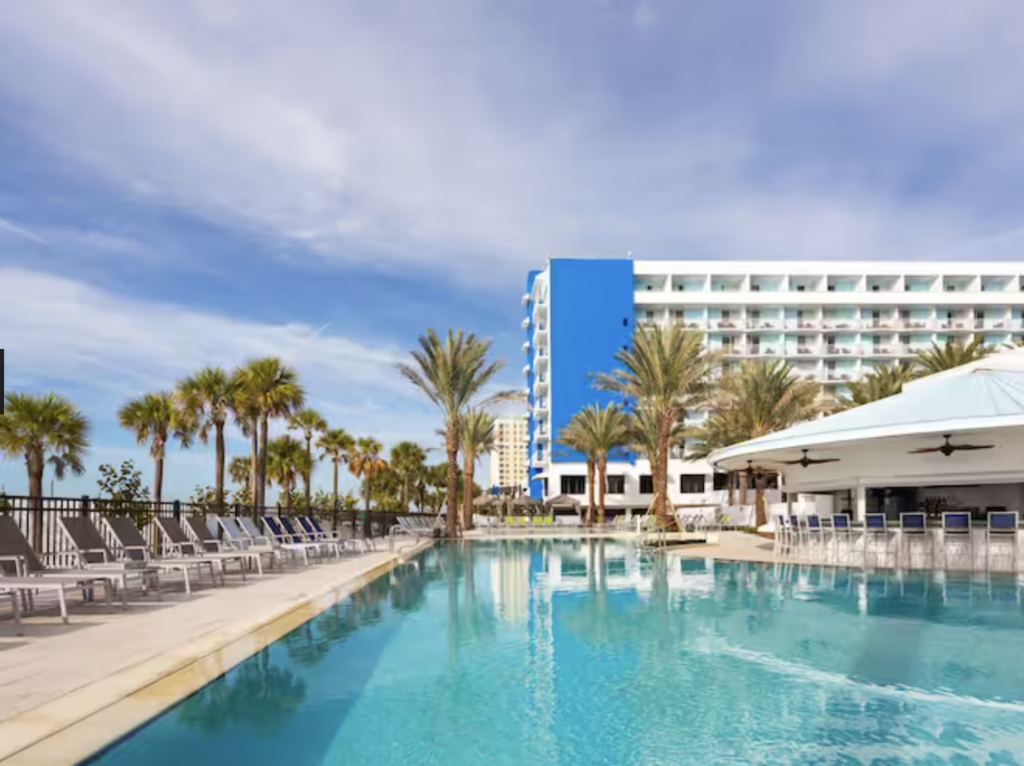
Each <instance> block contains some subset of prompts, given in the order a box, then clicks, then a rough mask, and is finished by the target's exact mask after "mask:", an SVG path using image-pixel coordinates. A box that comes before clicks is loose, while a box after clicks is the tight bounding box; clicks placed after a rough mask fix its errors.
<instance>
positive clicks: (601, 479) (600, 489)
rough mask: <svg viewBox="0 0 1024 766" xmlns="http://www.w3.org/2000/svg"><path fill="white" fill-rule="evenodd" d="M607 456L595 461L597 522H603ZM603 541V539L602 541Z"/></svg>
mask: <svg viewBox="0 0 1024 766" xmlns="http://www.w3.org/2000/svg"><path fill="white" fill-rule="evenodd" d="M607 474H608V458H604V457H603V458H601V459H600V460H598V461H597V523H598V524H602V525H603V524H604V511H605V508H604V499H605V498H604V491H605V485H606V483H607V479H608V476H607ZM602 543H603V541H602Z"/></svg>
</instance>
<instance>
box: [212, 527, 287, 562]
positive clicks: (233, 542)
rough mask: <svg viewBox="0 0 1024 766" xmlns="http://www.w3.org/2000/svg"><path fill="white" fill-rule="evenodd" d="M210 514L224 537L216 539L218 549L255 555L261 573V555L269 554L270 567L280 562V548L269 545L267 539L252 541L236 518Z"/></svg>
mask: <svg viewBox="0 0 1024 766" xmlns="http://www.w3.org/2000/svg"><path fill="white" fill-rule="evenodd" d="M211 516H212V517H213V520H214V521H216V522H217V525H218V526H219V527H220V529H221V531H222V532H223V533H224V539H223V540H218V541H217V544H218V548H219V549H220V550H222V551H224V552H226V553H227V552H235V553H247V554H250V555H253V556H256V559H255V560H256V562H257V564H256V565H257V567H258V568H259V570H260V573H261V574H262V573H263V565H262V563H260V562H261V560H262V557H263V556H270V565H271V567H273V566H274V565H275V564H276V563H280V561H281V554H282V551H281V549H280V548H275V547H274V546H273V545H271V544H270V541H269V540H266V541H265V542H254V541H253V540H252V538H250V537H249V535H247V534H246V533H245V532H243V531H242V528H241V527H240V526H239V524H238V519H235V518H233V517H231V516H218V515H217V514H215V513H214V514H211Z"/></svg>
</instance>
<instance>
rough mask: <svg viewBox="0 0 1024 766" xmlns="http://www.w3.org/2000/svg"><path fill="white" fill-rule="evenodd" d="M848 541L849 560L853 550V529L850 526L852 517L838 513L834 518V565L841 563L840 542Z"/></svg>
mask: <svg viewBox="0 0 1024 766" xmlns="http://www.w3.org/2000/svg"><path fill="white" fill-rule="evenodd" d="M840 540H845V541H846V552H847V558H849V553H850V551H852V550H853V528H852V527H851V526H850V516H849V514H846V513H837V514H834V515H833V516H832V563H833V564H838V563H839V541H840Z"/></svg>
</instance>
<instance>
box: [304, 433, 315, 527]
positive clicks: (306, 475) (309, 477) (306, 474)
mask: <svg viewBox="0 0 1024 766" xmlns="http://www.w3.org/2000/svg"><path fill="white" fill-rule="evenodd" d="M312 439H313V437H312V436H307V437H306V457H307V458H308V459H309V464H310V465H313V445H312ZM312 470H313V469H312V468H311V469H310V470H308V471H303V472H302V478H303V479H304V480H305V482H306V510H307V511H308V510H309V504H310V500H311V496H310V487H309V485H310V482H311V481H312V479H313V474H312Z"/></svg>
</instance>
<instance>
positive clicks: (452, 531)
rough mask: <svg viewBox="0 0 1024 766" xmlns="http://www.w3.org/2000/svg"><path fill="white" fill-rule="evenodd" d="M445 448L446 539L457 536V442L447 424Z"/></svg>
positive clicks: (453, 428)
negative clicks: (446, 479) (446, 460)
mask: <svg viewBox="0 0 1024 766" xmlns="http://www.w3.org/2000/svg"><path fill="white" fill-rule="evenodd" d="M445 448H446V451H447V453H448V537H452V538H454V537H457V536H458V512H459V506H458V502H459V497H458V495H459V441H458V435H457V434H456V431H455V427H454V424H449V426H448V432H447V433H446V434H445Z"/></svg>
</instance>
